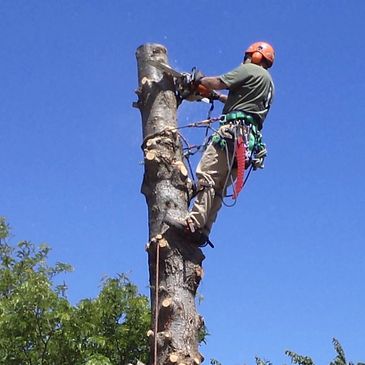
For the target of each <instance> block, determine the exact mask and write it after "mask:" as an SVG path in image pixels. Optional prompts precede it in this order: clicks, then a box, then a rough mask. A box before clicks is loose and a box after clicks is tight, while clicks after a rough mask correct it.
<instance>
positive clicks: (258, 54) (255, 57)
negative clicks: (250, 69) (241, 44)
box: [245, 42, 275, 67]
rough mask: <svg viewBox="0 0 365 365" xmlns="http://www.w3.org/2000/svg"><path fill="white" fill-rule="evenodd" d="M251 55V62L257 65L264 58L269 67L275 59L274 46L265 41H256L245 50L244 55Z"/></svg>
mask: <svg viewBox="0 0 365 365" xmlns="http://www.w3.org/2000/svg"><path fill="white" fill-rule="evenodd" d="M246 55H250V56H251V62H252V63H255V64H257V65H259V64H260V63H261V61H262V59H263V58H264V59H265V60H266V61H267V62H268V67H271V66H272V64H273V63H274V59H275V51H274V48H273V47H272V46H271V45H270V44H269V43H266V42H256V43H253V44H251V45H250V46H249V47H248V48H247V49H246V52H245V56H246Z"/></svg>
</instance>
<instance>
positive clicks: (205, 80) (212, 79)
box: [199, 76, 228, 103]
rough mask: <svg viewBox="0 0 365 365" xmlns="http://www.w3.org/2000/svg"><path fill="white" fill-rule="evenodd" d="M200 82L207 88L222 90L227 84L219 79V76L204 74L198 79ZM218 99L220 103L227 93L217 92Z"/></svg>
mask: <svg viewBox="0 0 365 365" xmlns="http://www.w3.org/2000/svg"><path fill="white" fill-rule="evenodd" d="M199 82H200V84H201V85H203V86H204V87H206V88H207V89H209V90H223V89H227V88H228V87H227V85H226V84H225V83H224V82H223V81H222V80H221V79H220V77H219V76H205V77H202V78H201V79H200V80H199ZM218 95H219V98H218V100H219V101H221V102H222V103H225V102H226V101H227V95H224V94H218Z"/></svg>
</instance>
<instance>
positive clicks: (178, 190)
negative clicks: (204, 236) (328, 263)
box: [134, 44, 204, 365]
mask: <svg viewBox="0 0 365 365" xmlns="http://www.w3.org/2000/svg"><path fill="white" fill-rule="evenodd" d="M136 57H137V64H138V80H139V88H138V89H137V91H136V93H137V95H138V101H137V102H136V103H134V106H135V107H137V108H138V109H139V110H140V112H141V116H142V129H143V144H142V149H143V152H144V166H145V171H144V178H143V183H142V193H143V194H144V195H145V198H146V202H147V205H148V222H149V242H148V245H147V252H148V264H149V274H150V287H151V306H152V329H151V331H149V333H148V335H149V337H150V343H151V351H150V353H151V356H150V364H158V365H164V364H186V365H189V364H194V365H198V364H200V363H201V362H202V361H203V357H202V356H201V355H200V353H199V351H198V346H199V333H200V331H202V329H203V327H204V322H203V319H202V317H201V316H199V315H198V314H197V311H196V306H195V295H196V290H197V288H198V285H199V282H200V280H201V278H202V273H203V270H202V267H201V264H202V261H203V260H204V255H203V253H202V251H201V249H200V248H198V247H196V246H194V244H193V243H192V242H190V241H189V236H186V237H182V236H181V235H180V234H178V232H176V231H174V230H173V229H169V227H168V225H166V224H165V223H164V218H165V217H166V216H167V215H169V216H171V217H174V218H178V219H183V218H184V217H185V216H186V214H187V210H188V204H189V201H188V199H189V198H188V196H189V194H188V186H189V179H188V173H187V169H186V168H185V165H184V163H183V154H182V146H181V141H180V138H179V134H178V131H177V130H176V129H175V128H176V126H177V124H176V110H177V106H178V103H177V98H176V90H175V85H174V81H173V79H172V77H171V76H169V75H166V74H163V73H162V72H161V71H159V70H158V69H156V68H155V67H153V66H151V65H149V64H148V60H150V59H153V60H158V61H162V62H164V63H166V64H168V59H167V51H166V48H165V47H163V46H162V45H158V44H145V45H142V46H140V47H139V48H138V49H137V52H136Z"/></svg>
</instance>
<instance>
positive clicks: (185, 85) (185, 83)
mask: <svg viewBox="0 0 365 365" xmlns="http://www.w3.org/2000/svg"><path fill="white" fill-rule="evenodd" d="M147 63H148V64H149V65H151V66H153V67H156V68H157V69H158V70H160V71H162V72H164V73H166V74H168V75H170V76H172V77H174V78H175V79H176V81H175V82H176V84H177V89H178V94H179V96H180V98H181V99H184V100H188V101H203V102H204V103H209V102H210V100H209V99H208V98H203V97H202V96H201V95H199V94H198V93H197V92H196V90H195V89H193V82H192V80H193V77H194V76H193V74H194V72H195V70H196V69H195V68H193V71H192V73H189V72H179V71H176V70H175V69H173V68H172V67H171V66H169V65H167V64H166V63H163V62H160V61H156V60H151V59H150V60H148V61H147Z"/></svg>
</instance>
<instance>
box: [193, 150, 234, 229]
mask: <svg viewBox="0 0 365 365" xmlns="http://www.w3.org/2000/svg"><path fill="white" fill-rule="evenodd" d="M228 170H229V166H228V162H227V153H226V150H225V149H222V148H221V147H220V146H218V145H215V144H213V143H210V144H209V145H208V147H207V149H206V150H205V152H204V154H203V157H202V159H201V160H200V162H199V164H198V167H197V170H196V176H197V178H198V189H199V192H198V194H197V196H196V198H195V201H194V204H193V206H192V208H191V210H190V213H189V215H188V219H190V220H192V222H193V224H194V225H195V226H196V228H198V229H200V230H203V229H204V227H205V226H206V224H207V222H208V220H209V217H210V216H211V214H213V215H214V219H215V217H216V215H217V212H218V210H219V208H220V206H221V202H220V204H219V200H221V198H220V197H219V196H217V195H216V191H220V190H221V189H222V188H223V185H224V183H225V181H226V177H227V173H228ZM212 210H213V213H212Z"/></svg>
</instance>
